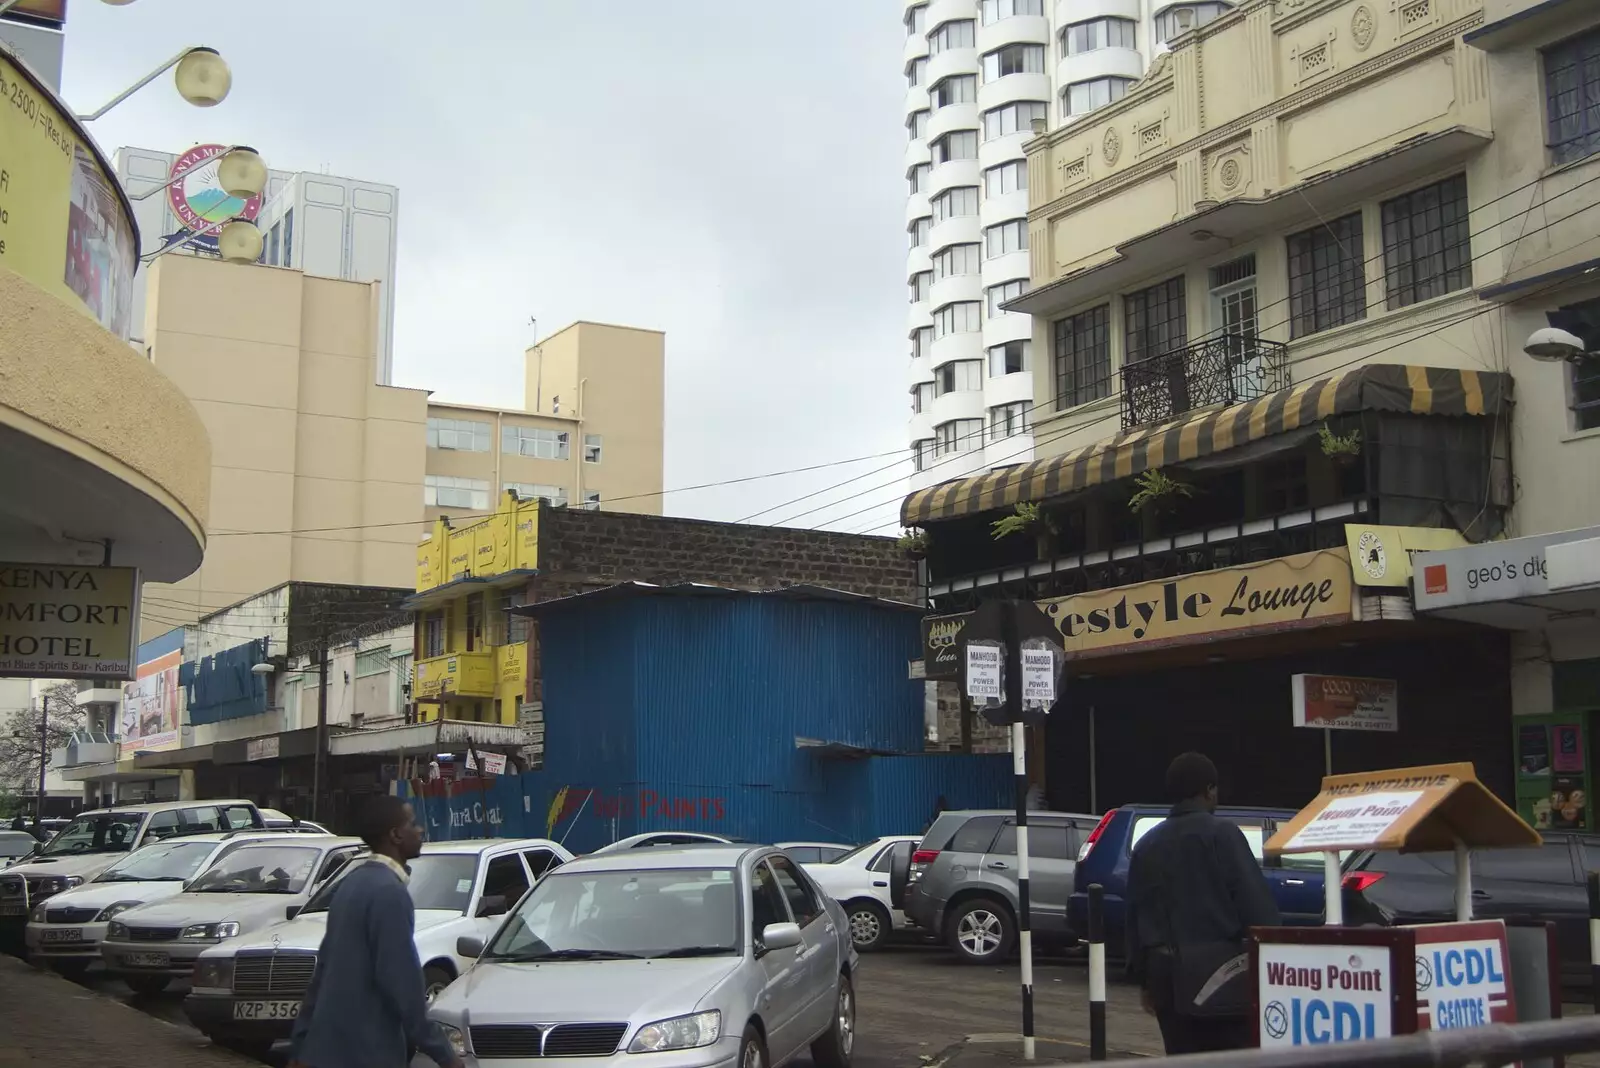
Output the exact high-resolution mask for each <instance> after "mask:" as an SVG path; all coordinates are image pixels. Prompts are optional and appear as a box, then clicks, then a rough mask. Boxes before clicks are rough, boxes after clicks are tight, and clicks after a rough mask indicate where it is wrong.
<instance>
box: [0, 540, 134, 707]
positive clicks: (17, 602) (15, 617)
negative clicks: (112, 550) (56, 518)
mask: <svg viewBox="0 0 1600 1068" xmlns="http://www.w3.org/2000/svg"><path fill="white" fill-rule="evenodd" d="M138 619H139V571H138V569H137V568H132V567H71V566H67V565H57V564H12V563H3V562H0V677H17V676H20V677H23V678H55V679H88V678H111V679H130V680H131V679H132V678H133V677H134V673H135V668H136V667H137V665H136V664H135V662H134V660H135V658H134V649H135V645H134V639H135V636H136V633H137V627H138Z"/></svg>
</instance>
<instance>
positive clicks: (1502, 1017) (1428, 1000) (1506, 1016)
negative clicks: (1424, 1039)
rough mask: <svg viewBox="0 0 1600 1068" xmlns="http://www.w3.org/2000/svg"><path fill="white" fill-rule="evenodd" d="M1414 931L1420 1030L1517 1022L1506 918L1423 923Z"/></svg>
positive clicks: (1443, 1029) (1418, 1025) (1441, 1029)
mask: <svg viewBox="0 0 1600 1068" xmlns="http://www.w3.org/2000/svg"><path fill="white" fill-rule="evenodd" d="M1411 930H1412V931H1414V932H1416V936H1417V968H1416V972H1417V1027H1418V1029H1426V1030H1431V1031H1447V1030H1454V1029H1456V1028H1462V1027H1487V1026H1488V1025H1490V1024H1501V1023H1505V1024H1509V1023H1516V1022H1517V1006H1516V1000H1515V997H1514V995H1513V993H1512V991H1511V985H1510V983H1509V982H1508V981H1507V976H1508V975H1510V961H1511V954H1510V951H1509V949H1508V947H1507V944H1506V925H1505V922H1504V921H1502V920H1477V921H1473V922H1470V923H1431V924H1420V925H1418V926H1414V927H1412V928H1411Z"/></svg>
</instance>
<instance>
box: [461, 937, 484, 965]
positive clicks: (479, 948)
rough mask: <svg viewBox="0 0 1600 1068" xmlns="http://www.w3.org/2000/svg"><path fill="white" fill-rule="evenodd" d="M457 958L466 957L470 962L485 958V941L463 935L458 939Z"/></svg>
mask: <svg viewBox="0 0 1600 1068" xmlns="http://www.w3.org/2000/svg"><path fill="white" fill-rule="evenodd" d="M456 956H458V957H466V958H467V959H468V960H477V959H478V958H479V957H481V956H483V939H481V938H473V937H472V936H471V935H462V936H461V937H460V938H458V939H456Z"/></svg>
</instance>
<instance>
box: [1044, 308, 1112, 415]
mask: <svg viewBox="0 0 1600 1068" xmlns="http://www.w3.org/2000/svg"><path fill="white" fill-rule="evenodd" d="M1055 349H1056V351H1055V361H1056V368H1055V370H1056V410H1057V411H1066V410H1067V409H1068V408H1075V407H1077V406H1078V405H1080V404H1087V403H1089V402H1090V401H1095V400H1100V399H1101V398H1103V397H1108V396H1110V395H1111V305H1109V304H1102V305H1100V307H1098V308H1090V309H1089V310H1088V311H1086V312H1079V313H1078V314H1077V315H1073V316H1069V317H1067V318H1065V319H1058V320H1056V323H1055Z"/></svg>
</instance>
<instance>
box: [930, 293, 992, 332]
mask: <svg viewBox="0 0 1600 1068" xmlns="http://www.w3.org/2000/svg"><path fill="white" fill-rule="evenodd" d="M982 307H983V305H981V304H979V303H978V302H977V301H975V300H963V301H958V302H956V303H955V304H946V305H945V306H944V307H942V308H938V309H935V310H934V313H933V336H934V337H936V338H940V337H946V336H948V335H950V334H970V333H975V332H977V331H978V330H981V329H982V328H983V324H982V316H981V313H980V309H981V308H982Z"/></svg>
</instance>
